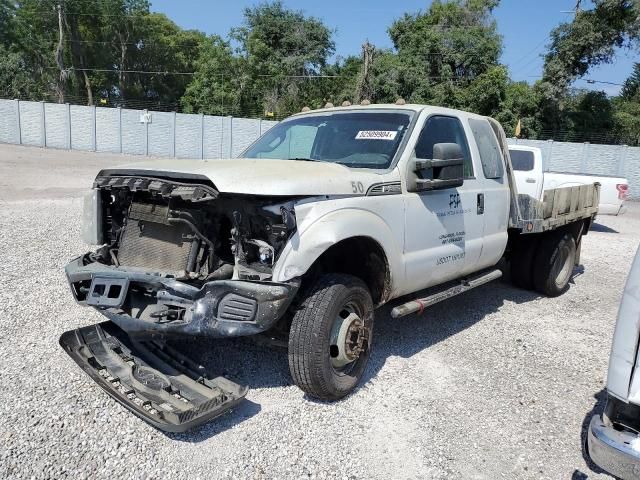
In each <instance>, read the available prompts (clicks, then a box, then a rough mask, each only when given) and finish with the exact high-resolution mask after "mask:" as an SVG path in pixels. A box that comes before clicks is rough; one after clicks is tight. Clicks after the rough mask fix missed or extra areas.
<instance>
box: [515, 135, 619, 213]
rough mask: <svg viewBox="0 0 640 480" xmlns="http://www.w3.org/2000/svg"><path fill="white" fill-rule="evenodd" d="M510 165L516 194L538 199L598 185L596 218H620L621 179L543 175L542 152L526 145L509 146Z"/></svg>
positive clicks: (578, 175) (568, 174) (565, 174)
mask: <svg viewBox="0 0 640 480" xmlns="http://www.w3.org/2000/svg"><path fill="white" fill-rule="evenodd" d="M509 154H510V156H511V164H512V165H513V172H514V175H515V177H516V185H517V186H518V192H519V193H524V194H527V195H531V196H532V197H534V198H538V199H541V198H542V192H544V191H545V190H551V189H555V188H562V187H572V186H575V185H588V184H591V183H599V184H600V204H599V205H598V214H599V215H621V214H622V213H624V212H625V207H624V202H625V200H626V199H627V195H628V192H629V182H628V181H627V179H626V178H623V177H613V176H607V175H590V174H584V173H582V174H578V173H561V172H545V171H544V169H543V160H542V150H540V149H539V148H537V147H529V146H526V145H509Z"/></svg>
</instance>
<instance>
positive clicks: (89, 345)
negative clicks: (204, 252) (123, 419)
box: [60, 322, 248, 432]
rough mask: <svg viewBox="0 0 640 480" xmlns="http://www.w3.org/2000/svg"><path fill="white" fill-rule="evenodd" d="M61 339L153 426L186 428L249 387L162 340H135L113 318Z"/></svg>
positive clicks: (220, 410)
mask: <svg viewBox="0 0 640 480" xmlns="http://www.w3.org/2000/svg"><path fill="white" fill-rule="evenodd" d="M60 345H61V346H62V348H64V350H65V351H66V352H67V353H68V354H69V356H70V357H71V358H73V360H74V361H75V362H76V363H77V364H78V365H80V367H82V369H83V370H84V371H85V372H87V373H88V374H89V376H90V377H91V378H92V379H93V380H95V381H96V382H97V383H98V385H100V386H101V387H102V388H103V389H104V390H106V392H107V393H108V394H109V395H111V396H112V397H113V398H115V399H116V400H117V401H119V402H120V403H121V404H122V405H124V406H125V407H126V408H128V409H129V410H131V411H132V412H133V413H135V414H136V415H138V416H139V417H140V418H142V419H143V420H145V421H147V422H149V423H150V424H152V425H153V426H155V427H157V428H159V429H160V430H164V431H167V432H184V431H186V430H189V429H191V428H193V427H196V426H199V425H202V424H203V423H206V422H208V421H209V420H211V419H213V418H215V417H217V416H219V415H221V414H223V413H224V412H226V411H228V410H229V409H231V408H232V407H233V406H235V405H236V404H238V403H239V402H240V401H242V399H243V398H244V397H245V395H246V393H247V390H248V389H247V387H245V386H241V385H238V384H236V383H234V382H232V381H230V380H228V379H226V378H224V377H213V378H211V377H210V376H209V375H207V372H206V371H205V370H204V367H202V366H201V365H199V364H197V363H196V362H194V361H193V360H191V359H189V358H188V357H186V356H185V355H183V354H182V353H180V352H178V351H177V350H175V349H174V348H172V347H170V346H168V345H167V344H165V343H163V342H160V341H157V340H148V339H147V340H144V341H139V340H132V339H131V338H130V337H129V336H128V335H127V334H126V333H125V332H124V331H123V330H121V329H120V328H119V327H117V326H116V325H115V324H113V323H112V322H104V323H100V324H97V325H92V326H89V327H84V328H79V329H77V330H70V331H68V332H65V333H64V334H62V336H61V337H60Z"/></svg>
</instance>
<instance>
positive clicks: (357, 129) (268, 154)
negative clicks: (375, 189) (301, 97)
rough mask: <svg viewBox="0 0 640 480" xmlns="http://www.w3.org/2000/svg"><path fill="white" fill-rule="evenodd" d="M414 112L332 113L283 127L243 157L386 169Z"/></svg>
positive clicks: (298, 119)
mask: <svg viewBox="0 0 640 480" xmlns="http://www.w3.org/2000/svg"><path fill="white" fill-rule="evenodd" d="M411 116H412V114H411V112H397V111H395V112H394V111H388V112H379V111H378V112H344V113H342V112H332V113H326V114H319V115H307V116H303V117H294V118H292V119H291V120H285V121H284V122H282V123H279V124H278V125H276V126H275V127H273V128H272V129H271V130H269V131H268V132H267V133H265V134H264V135H263V136H262V137H260V138H259V139H258V140H257V141H256V142H255V143H254V144H253V145H252V146H251V147H249V148H248V149H247V150H246V151H245V152H244V154H243V157H246V158H275V159H283V160H309V161H319V162H332V163H340V164H342V165H346V166H348V167H354V168H375V169H386V168H388V167H389V166H390V165H391V162H392V160H393V157H394V155H395V154H396V151H397V150H398V146H399V145H400V142H401V141H402V138H403V137H404V135H405V133H406V131H407V128H408V127H409V123H410V122H411Z"/></svg>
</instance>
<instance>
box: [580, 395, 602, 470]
mask: <svg viewBox="0 0 640 480" xmlns="http://www.w3.org/2000/svg"><path fill="white" fill-rule="evenodd" d="M593 398H595V400H596V403H595V404H594V405H593V408H592V409H591V410H589V411H588V412H587V414H586V415H585V417H584V420H582V428H581V430H580V443H581V446H582V458H583V459H584V462H585V463H586V464H587V466H588V467H589V468H590V469H591V471H592V472H594V473H607V472H606V471H604V470H602V469H601V468H600V467H599V466H597V465H596V464H595V463H593V462H592V461H591V458H590V457H589V446H588V445H587V434H588V432H589V423H591V418H592V417H593V416H594V415H600V414H601V413H602V412H603V411H604V407H605V405H606V403H607V392H606V390H605V389H602V390H600V391H599V392H598V393H596V394H595V395H594V396H593ZM571 478H572V479H582V478H589V475H588V474H587V475H585V474H584V473H583V472H580V471H579V470H576V471H575V472H573V476H572V477H571Z"/></svg>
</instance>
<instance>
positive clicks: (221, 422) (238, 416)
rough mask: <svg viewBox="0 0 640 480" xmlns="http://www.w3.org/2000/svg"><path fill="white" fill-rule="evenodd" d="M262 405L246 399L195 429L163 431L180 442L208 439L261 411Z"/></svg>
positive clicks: (195, 441)
mask: <svg viewBox="0 0 640 480" xmlns="http://www.w3.org/2000/svg"><path fill="white" fill-rule="evenodd" d="M260 410H261V407H260V405H259V404H257V403H255V402H252V401H250V400H245V401H243V402H241V403H240V404H239V405H238V406H237V407H236V408H234V409H233V410H231V411H229V412H227V413H225V414H223V415H222V416H220V417H218V418H214V419H213V420H211V421H209V422H207V423H205V424H204V425H202V426H200V427H197V428H194V429H193V430H189V431H188V432H184V433H171V432H162V433H164V434H165V435H166V436H167V437H169V438H170V439H171V440H176V441H178V442H185V443H199V442H202V441H204V440H207V439H209V438H211V437H213V436H215V435H217V434H219V433H221V432H224V431H225V430H228V429H230V428H233V427H234V426H236V425H238V424H239V423H242V422H244V421H245V420H247V419H249V418H251V417H253V416H254V415H257V414H258V413H260Z"/></svg>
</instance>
